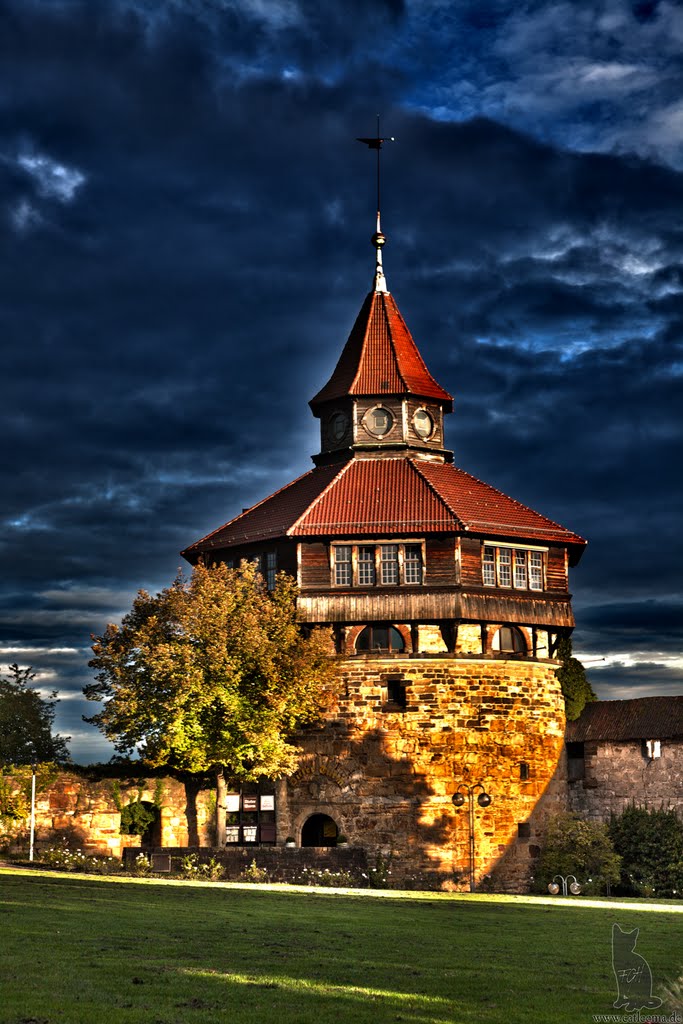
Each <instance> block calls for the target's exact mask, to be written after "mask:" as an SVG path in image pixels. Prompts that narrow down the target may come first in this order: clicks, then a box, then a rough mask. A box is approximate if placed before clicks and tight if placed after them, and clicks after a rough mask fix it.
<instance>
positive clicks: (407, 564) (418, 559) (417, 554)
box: [403, 544, 422, 583]
mask: <svg viewBox="0 0 683 1024" xmlns="http://www.w3.org/2000/svg"><path fill="white" fill-rule="evenodd" d="M403 572H404V579H405V582H406V583H422V548H421V547H420V545H419V544H406V548H405V561H404V566H403Z"/></svg>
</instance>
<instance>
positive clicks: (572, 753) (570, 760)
mask: <svg viewBox="0 0 683 1024" xmlns="http://www.w3.org/2000/svg"><path fill="white" fill-rule="evenodd" d="M585 776H586V752H585V748H584V745H583V743H568V744H567V778H568V780H569V782H578V780H579V779H583V778H585Z"/></svg>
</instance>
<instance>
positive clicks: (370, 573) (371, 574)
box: [358, 547, 377, 587]
mask: <svg viewBox="0 0 683 1024" xmlns="http://www.w3.org/2000/svg"><path fill="white" fill-rule="evenodd" d="M376 580H377V576H376V573H375V549H374V547H362V548H358V582H359V584H360V585H361V586H362V587H371V586H374V584H375V582H376Z"/></svg>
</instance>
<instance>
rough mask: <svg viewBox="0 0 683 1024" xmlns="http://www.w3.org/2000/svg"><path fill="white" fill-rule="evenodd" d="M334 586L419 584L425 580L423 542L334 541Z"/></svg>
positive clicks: (332, 557) (332, 555) (332, 553)
mask: <svg viewBox="0 0 683 1024" xmlns="http://www.w3.org/2000/svg"><path fill="white" fill-rule="evenodd" d="M331 561H332V583H333V586H335V587H353V586H356V587H375V586H378V585H379V586H382V587H397V586H402V585H403V586H420V585H421V584H422V583H423V580H424V550H423V544H422V543H421V542H417V543H414V542H413V543H410V542H405V541H404V542H398V541H397V542H396V543H394V544H332V547H331Z"/></svg>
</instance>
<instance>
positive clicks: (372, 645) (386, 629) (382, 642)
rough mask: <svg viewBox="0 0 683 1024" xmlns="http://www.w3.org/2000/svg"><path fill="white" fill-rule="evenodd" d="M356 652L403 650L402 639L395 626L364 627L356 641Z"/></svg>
mask: <svg viewBox="0 0 683 1024" xmlns="http://www.w3.org/2000/svg"><path fill="white" fill-rule="evenodd" d="M356 650H357V651H361V652H364V651H368V652H369V653H373V652H374V653H376V654H377V653H380V654H381V653H383V652H388V651H395V652H400V651H403V650H405V644H404V642H403V637H402V636H401V634H400V633H399V631H398V630H397V629H396V627H395V626H366V627H365V629H364V630H363V631H362V632H361V633H360V634H359V635H358V639H357V640H356Z"/></svg>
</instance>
